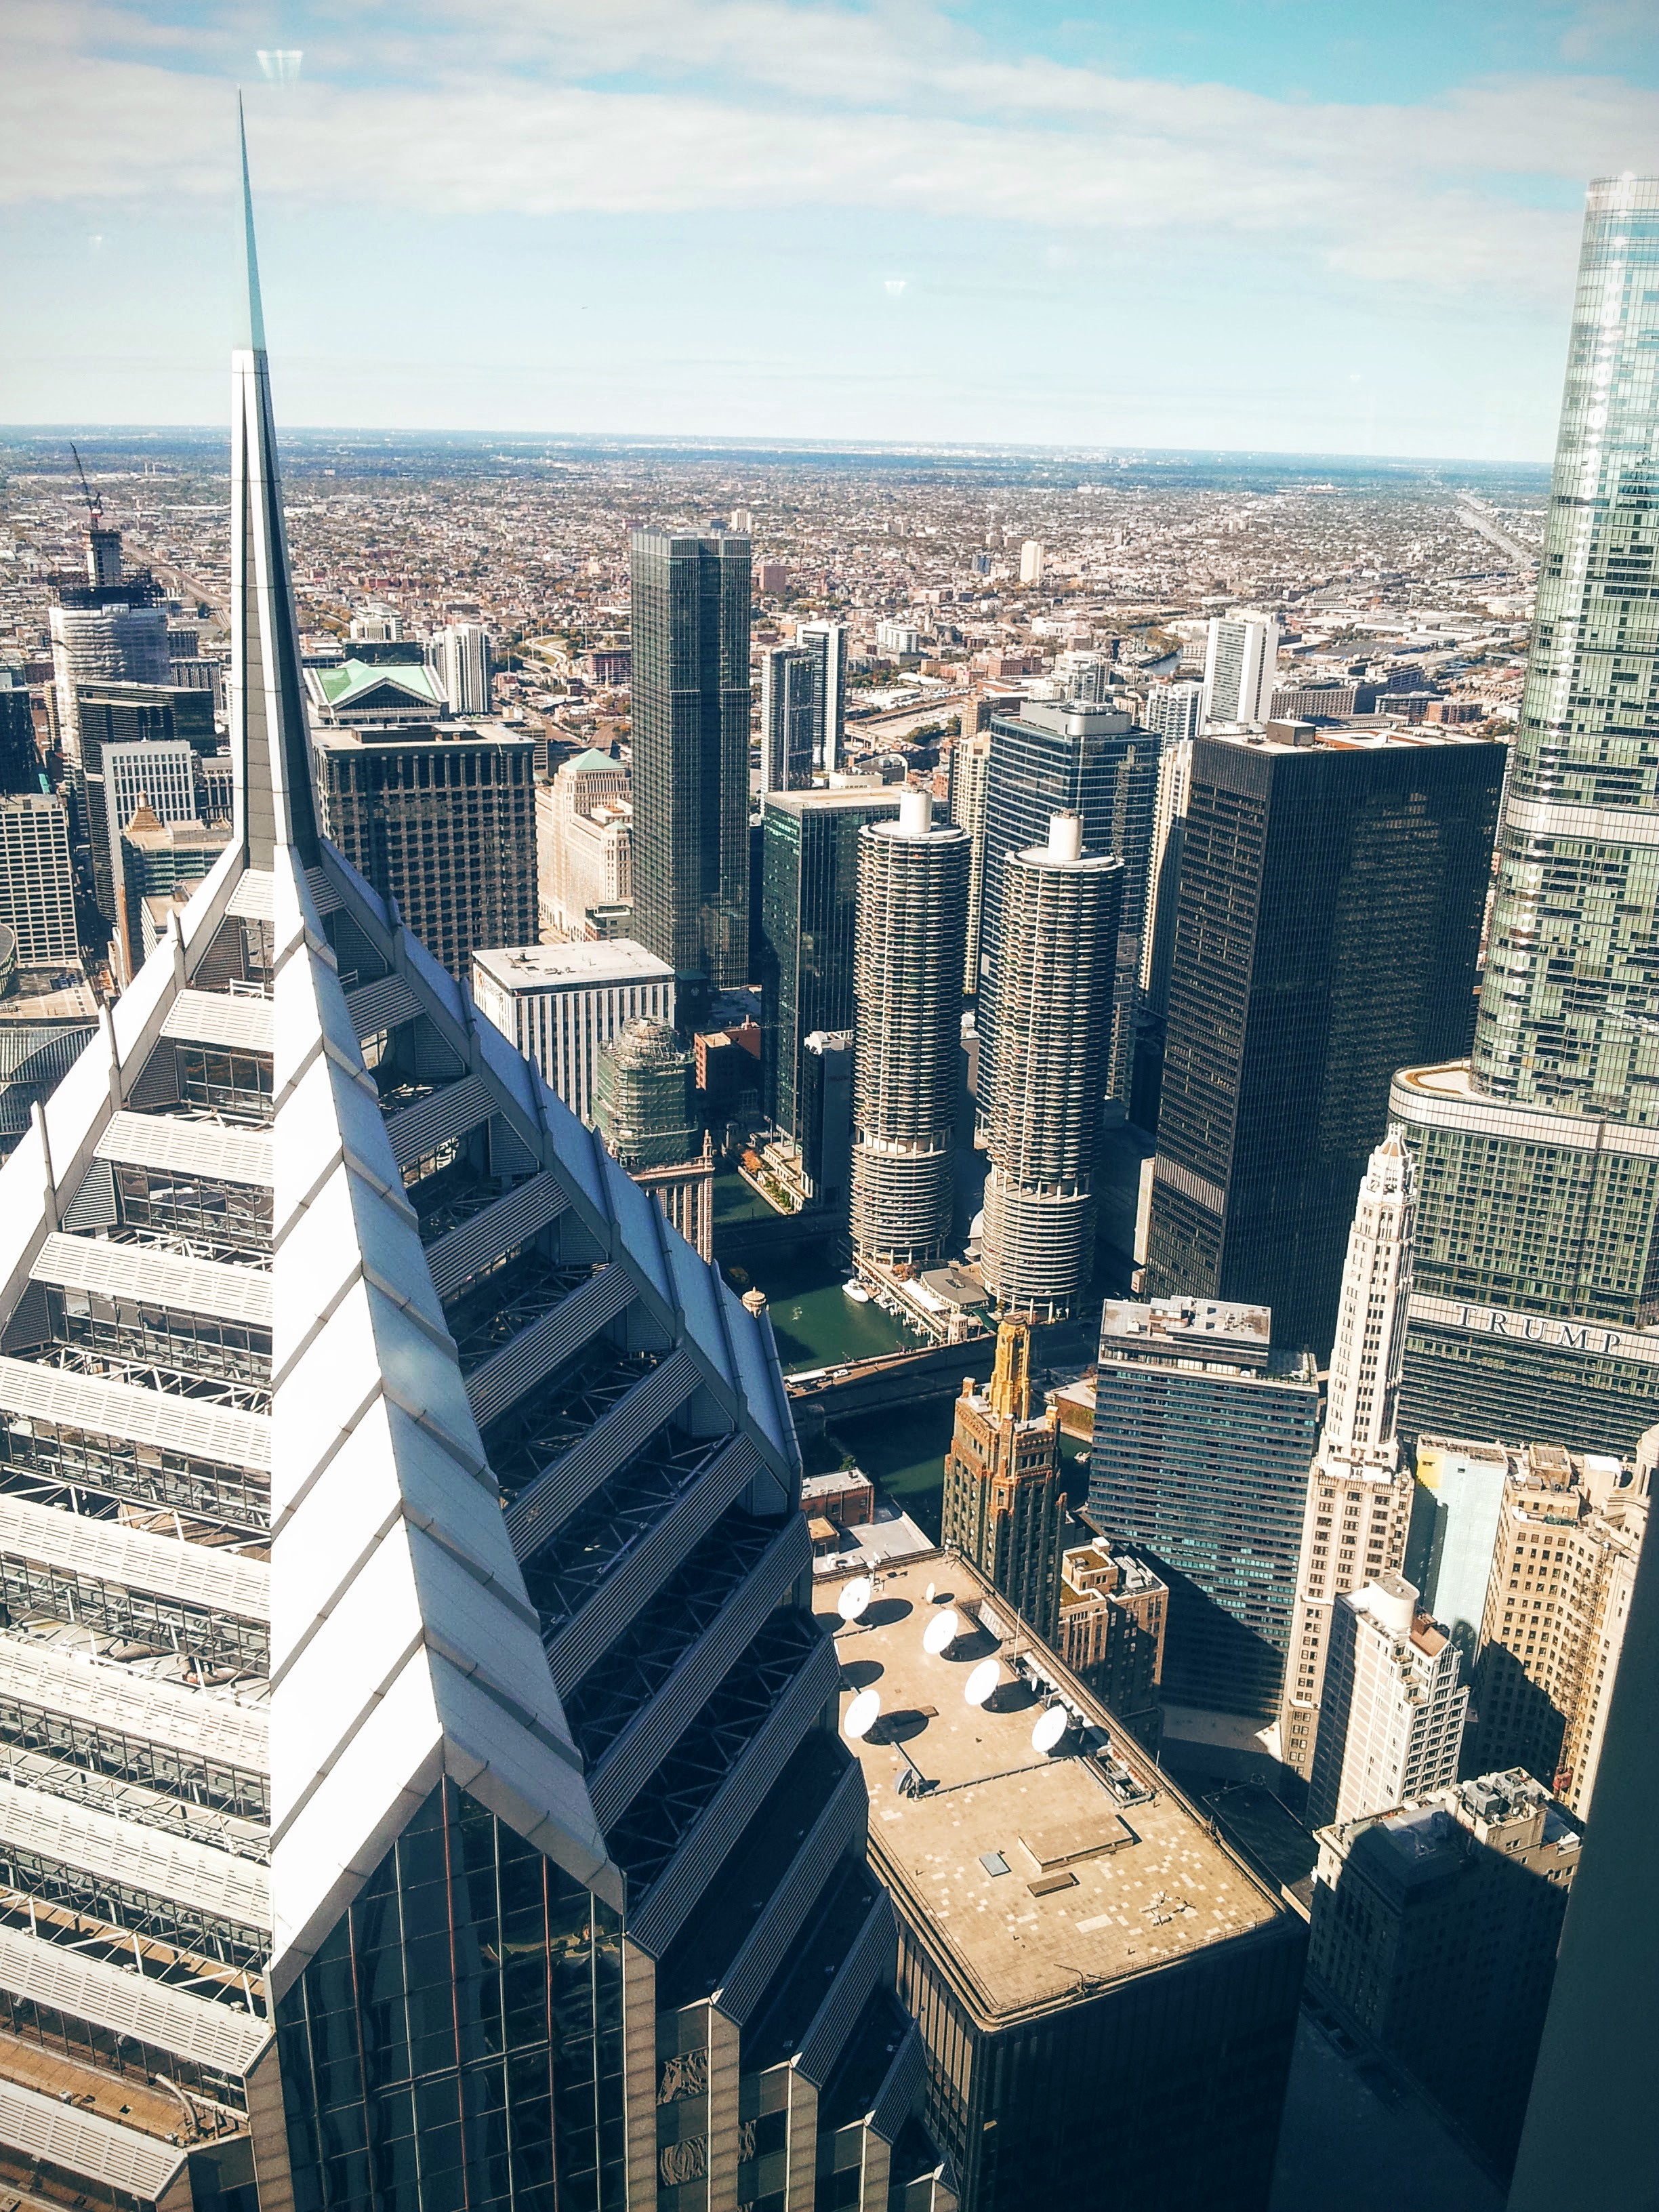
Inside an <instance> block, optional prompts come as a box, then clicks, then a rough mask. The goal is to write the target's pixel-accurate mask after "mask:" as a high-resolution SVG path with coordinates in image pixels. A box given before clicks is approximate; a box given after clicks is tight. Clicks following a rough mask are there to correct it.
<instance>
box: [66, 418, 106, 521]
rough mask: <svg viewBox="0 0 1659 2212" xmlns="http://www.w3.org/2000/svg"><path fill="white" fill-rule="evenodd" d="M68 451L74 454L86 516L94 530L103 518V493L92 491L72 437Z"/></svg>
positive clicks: (78, 450)
mask: <svg viewBox="0 0 1659 2212" xmlns="http://www.w3.org/2000/svg"><path fill="white" fill-rule="evenodd" d="M70 453H73V454H74V456H75V473H76V476H78V477H80V479H81V496H82V498H83V499H84V500H85V501H86V503H87V513H88V518H89V519H90V520H91V523H92V526H93V528H94V530H96V529H97V527H98V526H99V524H100V522H101V521H102V520H103V519H104V495H103V494H102V492H100V491H94V489H93V488H92V486H91V485H90V484H89V483H88V482H87V472H86V470H85V468H84V467H83V466H82V461H81V449H80V447H78V446H77V445H76V442H75V441H74V439H73V438H71V439H70Z"/></svg>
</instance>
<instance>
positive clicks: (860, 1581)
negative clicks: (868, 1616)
mask: <svg viewBox="0 0 1659 2212" xmlns="http://www.w3.org/2000/svg"><path fill="white" fill-rule="evenodd" d="M874 1593H875V1584H874V1583H872V1581H871V1579H870V1577H869V1576H868V1575H854V1577H853V1579H852V1581H851V1582H850V1583H848V1585H847V1587H846V1589H844V1590H843V1591H842V1594H841V1595H840V1596H839V1597H838V1598H837V1599H836V1612H837V1613H839V1614H840V1615H841V1617H842V1620H857V1619H858V1618H859V1616H860V1613H863V1612H864V1610H865V1608H866V1607H867V1606H868V1604H869V1602H870V1600H871V1598H872V1595H874Z"/></svg>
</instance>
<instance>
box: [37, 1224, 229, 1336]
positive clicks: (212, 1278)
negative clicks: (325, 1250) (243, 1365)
mask: <svg viewBox="0 0 1659 2212" xmlns="http://www.w3.org/2000/svg"><path fill="white" fill-rule="evenodd" d="M31 1273H32V1275H33V1279H34V1280H35V1281H36V1282H37V1283H56V1284H58V1285H60V1286H61V1287H62V1288H64V1289H65V1290H77V1291H107V1292H108V1293H109V1295H110V1296H111V1297H127V1298H143V1300H144V1302H145V1303H146V1304H149V1305H158V1306H166V1307H167V1308H169V1309H170V1310H172V1311H173V1312H175V1313H193V1314H216V1315H218V1316H222V1318H224V1319H226V1320H232V1321H246V1322H252V1323H253V1324H254V1325H255V1326H256V1327H258V1328H270V1314H271V1290H270V1276H269V1275H268V1274H267V1273H265V1272H264V1269H263V1268H260V1267H225V1266H222V1265H221V1264H220V1263H218V1262H217V1261H211V1260H182V1259H180V1258H179V1256H178V1255H177V1254H175V1253H172V1252H158V1251H156V1250H155V1249H153V1247H151V1246H149V1245H146V1244H110V1243H100V1242H99V1241H98V1240H96V1239H95V1238H93V1237H65V1236H63V1235H61V1234H58V1233H54V1234H53V1235H52V1236H50V1237H47V1239H46V1243H44V1244H43V1245H42V1246H41V1248H40V1255H39V1257H38V1258H37V1259H36V1261H35V1262H34V1266H33V1269H32V1270H31Z"/></svg>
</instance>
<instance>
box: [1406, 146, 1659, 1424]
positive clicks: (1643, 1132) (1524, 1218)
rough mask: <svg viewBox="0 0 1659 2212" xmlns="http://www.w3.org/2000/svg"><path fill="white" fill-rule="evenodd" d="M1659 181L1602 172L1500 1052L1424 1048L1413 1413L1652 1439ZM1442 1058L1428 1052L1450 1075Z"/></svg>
mask: <svg viewBox="0 0 1659 2212" xmlns="http://www.w3.org/2000/svg"><path fill="white" fill-rule="evenodd" d="M1656 222H1659V180H1656V179H1651V178H1649V179H1641V178H1637V179H1632V178H1629V177H1620V178H1615V179H1604V180H1602V181H1601V182H1600V183H1597V184H1595V185H1592V186H1591V188H1590V193H1589V208H1588V211H1587V214H1586V216H1585V222H1584V236H1583V252H1582V254H1581V258H1580V261H1579V269H1578V289H1577V301H1576V303H1575V306H1574V309H1573V321H1572V335H1571V347H1570V351H1569V355H1568V362H1567V376H1566V389H1565V396H1564V398H1563V402H1562V410H1561V423H1560V431H1559V438H1558V441H1557V445H1556V457H1555V472H1554V476H1553V479H1552V483H1551V487H1550V498H1549V507H1548V510H1547V516H1546V520H1545V532H1544V545H1543V554H1542V560H1541V568H1540V574H1539V582H1538V609H1537V620H1536V622H1535V623H1534V629H1533V639H1532V651H1531V656H1530V659H1529V661H1528V671H1527V681H1526V689H1525V692H1524V695H1523V696H1522V707H1521V724H1520V729H1519V732H1518V733H1517V736H1516V745H1515V757H1514V763H1513V766H1512V768H1511V769H1510V781H1509V787H1508V793H1507V797H1506V800H1505V805H1504V820H1503V825H1502V828H1501V829H1500V831H1499V835H1498V891H1497V898H1496V901H1495V903H1494V906H1493V910H1492V923H1491V928H1490V931H1489V934H1488V953H1487V963H1486V974H1485V976H1484V977H1483V979H1482V984H1481V992H1480V1016H1479V1019H1478V1021H1477V1022H1476V1024H1475V1032H1474V1056H1473V1060H1462V1058H1461V1057H1460V1054H1459V1053H1457V1052H1455V1051H1448V1052H1443V1053H1432V1054H1431V1053H1423V1054H1417V1055H1413V1056H1412V1060H1411V1061H1410V1063H1409V1064H1405V1065H1404V1067H1403V1072H1402V1073H1401V1075H1400V1077H1399V1079H1398V1080H1397V1081H1396V1084H1395V1097H1394V1099H1393V1102H1392V1103H1391V1105H1390V1108H1389V1112H1390V1115H1391V1117H1392V1118H1394V1119H1395V1120H1397V1121H1401V1122H1403V1123H1404V1124H1405V1127H1406V1133H1407V1141H1408V1142H1409V1143H1410V1145H1411V1146H1412V1147H1413V1151H1414V1152H1416V1153H1417V1154H1418V1157H1419V1166H1420V1170H1421V1180H1422V1198H1421V1204H1420V1219H1419V1232H1418V1259H1417V1289H1416V1295H1415V1297H1414V1299H1413V1308H1412V1318H1411V1328H1410V1334H1409V1336H1408V1338H1407V1348H1406V1373H1405V1383H1404V1401H1405V1419H1406V1420H1407V1425H1408V1427H1414V1428H1423V1429H1431V1430H1433V1431H1437V1433H1439V1434H1441V1435H1445V1436H1489V1437H1504V1439H1505V1440H1507V1441H1512V1442H1518V1441H1520V1440H1522V1439H1524V1438H1527V1437H1548V1438H1550V1439H1551V1440H1552V1441H1553V1442H1555V1443H1561V1444H1565V1445H1568V1446H1570V1447H1571V1448H1572V1449H1576V1450H1583V1451H1629V1450H1631V1449H1633V1447H1634V1444H1635V1442H1636V1439H1637V1437H1638V1436H1639V1435H1640V1434H1641V1433H1642V1431H1644V1429H1645V1428H1646V1427H1647V1426H1648V1425H1649V1423H1650V1421H1651V1419H1653V1413H1654V1406H1655V1399H1656V1386H1659V1327H1656V1324H1659V1000H1656V997H1655V994H1654V989H1653V979H1652V976H1651V974H1650V957H1649V953H1648V946H1649V945H1650V941H1651V939H1652V938H1653V936H1654V933H1655V932H1656V930H1659V871H1656V867H1655V856H1656V840H1659V745H1656V743H1655V736H1656V732H1659V600H1652V599H1648V598H1646V597H1644V596H1642V595H1643V594H1644V593H1645V592H1648V591H1649V589H1650V580H1649V573H1648V572H1649V570H1650V568H1651V567H1652V565H1653V552H1652V532H1651V527H1650V525H1651V507H1652V500H1653V481H1654V461H1653V455H1654V451H1655V441H1656V439H1659V385H1656V383H1655V381H1654V379H1653V376H1652V374H1651V368H1652V362H1653V360H1654V352H1653V349H1654V347H1655V345H1656V343H1659V243H1656V230H1655V225H1656ZM1425 1063H1428V1064H1426V1065H1425Z"/></svg>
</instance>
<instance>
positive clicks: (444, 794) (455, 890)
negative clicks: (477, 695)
mask: <svg viewBox="0 0 1659 2212" xmlns="http://www.w3.org/2000/svg"><path fill="white" fill-rule="evenodd" d="M314 744H315V748H316V775H317V795H318V799H319V802H320V805H321V809H322V823H323V829H324V832H325V835H326V836H329V837H330V838H331V839H332V840H333V842H334V843H335V844H336V845H337V846H338V848H339V849H340V851H341V853H342V854H344V856H345V857H346V859H347V860H349V862H350V864H351V866H353V867H354V868H356V869H357V870H359V871H360V872H361V873H362V875H363V876H364V877H365V878H367V879H368V882H370V883H371V884H374V888H375V890H377V891H378V892H379V893H380V896H381V897H383V898H392V899H395V900H396V901H397V903H398V915H399V916H400V918H401V920H402V921H403V922H404V925H405V926H406V927H408V928H409V929H410V930H412V931H413V932H414V933H415V935H416V937H418V938H419V939H420V940H421V943H422V945H425V947H426V949H427V951H428V952H430V953H431V954H432V956H433V957H434V958H435V959H436V960H438V961H440V962H441V963H442V964H443V966H444V967H446V968H447V969H448V970H449V972H450V974H451V975H453V976H454V977H455V978H456V979H457V980H458V981H465V979H466V978H467V977H469V976H470V975H471V972H472V953H473V948H474V947H475V946H477V948H479V949H480V950H483V949H484V948H487V947H489V946H490V945H533V944H534V943H535V942H536V936H537V927H538V915H537V908H536V745H535V740H534V739H533V738H526V737H520V736H517V735H514V734H513V733H511V732H508V731H507V729H506V728H504V727H497V726H491V725H490V724H489V723H479V722H453V723H450V722H444V723H437V724H431V723H419V722H416V723H407V724H400V725H395V726H394V725H387V726H384V727H378V728H370V727H364V728H362V729H351V728H345V727H342V728H337V729H318V730H316V732H314Z"/></svg>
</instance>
